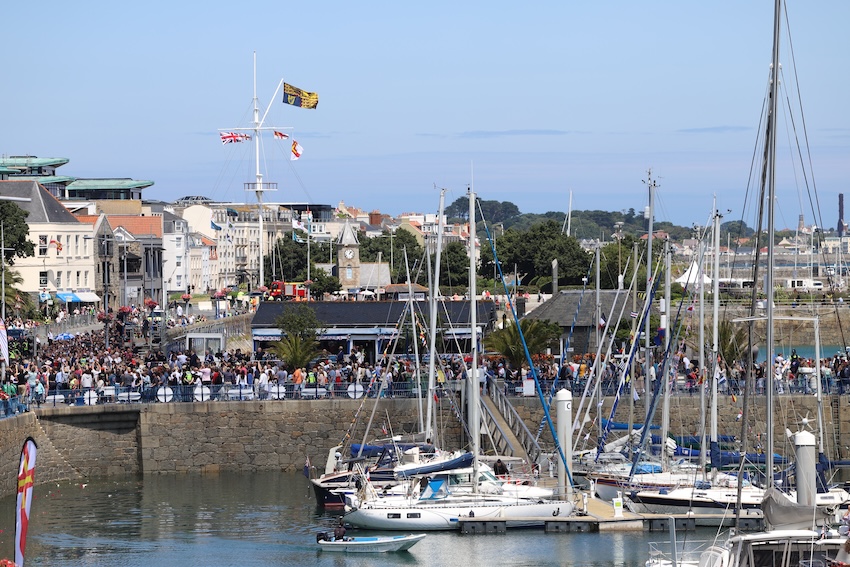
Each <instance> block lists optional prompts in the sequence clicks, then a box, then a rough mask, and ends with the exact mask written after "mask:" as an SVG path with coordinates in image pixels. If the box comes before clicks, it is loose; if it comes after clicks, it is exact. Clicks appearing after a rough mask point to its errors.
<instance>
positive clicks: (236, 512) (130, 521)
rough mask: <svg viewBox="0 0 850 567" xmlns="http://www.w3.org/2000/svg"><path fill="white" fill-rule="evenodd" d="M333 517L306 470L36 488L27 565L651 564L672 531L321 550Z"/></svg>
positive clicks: (522, 534)
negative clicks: (650, 554)
mask: <svg viewBox="0 0 850 567" xmlns="http://www.w3.org/2000/svg"><path fill="white" fill-rule="evenodd" d="M13 507H14V501H13V499H8V498H7V499H4V500H2V501H0V510H8V511H9V513H3V514H0V530H2V531H0V556H9V555H10V554H11V553H12V547H13V542H12V540H13V537H14V519H13V518H12V517H11V510H12V509H13ZM334 521H335V515H333V514H330V513H325V512H324V511H323V510H321V509H317V508H316V505H315V500H314V498H313V495H312V493H311V491H310V488H309V484H308V483H307V481H306V479H305V478H304V477H303V476H301V475H299V474H284V473H252V474H235V473H222V474H220V475H180V476H148V477H144V479H142V478H128V479H122V480H116V479H110V480H101V481H92V482H89V483H88V484H85V485H84V484H64V485H59V486H57V485H50V486H40V487H37V488H36V500H35V502H34V504H33V518H32V522H31V528H30V538H29V541H28V544H27V561H26V564H27V567H31V566H33V565H50V566H58V567H64V566H71V565H73V566H80V565H85V566H93V567H104V566H122V567H136V566H142V565H145V566H148V565H166V564H176V565H179V566H180V567H207V566H209V565H222V566H228V565H234V566H235V565H239V566H252V565H257V566H259V565H320V566H334V567H348V566H352V567H353V566H355V565H356V566H357V567H364V566H370V565H376V566H377V565H414V564H416V565H426V566H430V565H433V566H440V567H443V566H446V567H470V565H473V564H484V565H507V564H510V565H511V566H512V567H523V566H526V565H528V566H541V565H542V566H546V565H552V566H555V565H557V566H570V565H598V566H602V565H612V564H618V565H633V566H638V565H643V563H644V561H645V560H646V558H647V551H648V547H647V542H648V541H649V540H664V539H666V537H667V536H666V534H644V533H642V532H638V533H634V532H625V533H614V534H545V533H543V531H542V530H523V531H514V532H509V533H508V534H507V535H501V536H498V535H497V536H460V535H458V534H455V533H435V534H430V535H429V536H428V538H426V539H425V540H424V541H423V542H421V543H419V544H418V545H416V546H415V547H413V548H412V549H411V552H410V553H399V554H377V555H369V554H355V555H351V556H349V555H345V554H334V553H323V552H321V551H318V549H317V546H316V544H315V542H316V532H318V531H324V530H327V529H330V528H331V527H332V526H333V524H334Z"/></svg>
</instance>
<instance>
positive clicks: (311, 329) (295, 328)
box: [275, 302, 324, 339]
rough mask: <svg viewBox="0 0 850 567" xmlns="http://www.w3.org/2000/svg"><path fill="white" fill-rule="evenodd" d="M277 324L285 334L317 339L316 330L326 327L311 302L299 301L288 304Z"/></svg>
mask: <svg viewBox="0 0 850 567" xmlns="http://www.w3.org/2000/svg"><path fill="white" fill-rule="evenodd" d="M275 324H276V325H277V327H278V328H279V329H280V330H281V331H282V333H283V334H285V335H287V336H298V337H301V338H302V339H306V338H312V339H315V338H316V332H317V331H319V330H320V329H322V328H323V327H324V323H322V322H321V321H319V319H318V317H316V312H315V311H313V309H312V308H311V307H310V305H309V303H297V302H296V303H292V304H287V305H286V306H285V307H284V309H283V313H281V315H280V317H278V318H277V321H275Z"/></svg>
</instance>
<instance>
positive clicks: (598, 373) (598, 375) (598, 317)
mask: <svg viewBox="0 0 850 567" xmlns="http://www.w3.org/2000/svg"><path fill="white" fill-rule="evenodd" d="M601 248H602V245H601V244H599V243H597V245H596V253H595V254H594V256H595V257H596V258H595V260H596V307H595V309H594V311H593V312H594V318H595V322H596V358H594V360H593V368H594V370H595V372H594V375H595V379H596V403H597V404H599V406H598V407H599V410H598V411H599V414H600V415H601V414H602V372H603V368H602V365H601V363H600V356H599V354H600V353H601V352H602V329H601V326H602V301H601V299H600V289H599V287H600V282H599V276H600V268H599V258H600V250H601ZM597 421H598V422H599V423H598V425H599V432H598V435H599V438H600V439H601V438H602V420H601V419H599V420H597Z"/></svg>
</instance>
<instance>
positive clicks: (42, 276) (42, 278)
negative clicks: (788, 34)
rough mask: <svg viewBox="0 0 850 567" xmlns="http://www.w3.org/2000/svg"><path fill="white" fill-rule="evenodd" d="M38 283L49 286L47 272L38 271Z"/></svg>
mask: <svg viewBox="0 0 850 567" xmlns="http://www.w3.org/2000/svg"><path fill="white" fill-rule="evenodd" d="M38 285H39V286H41V287H47V272H39V273H38Z"/></svg>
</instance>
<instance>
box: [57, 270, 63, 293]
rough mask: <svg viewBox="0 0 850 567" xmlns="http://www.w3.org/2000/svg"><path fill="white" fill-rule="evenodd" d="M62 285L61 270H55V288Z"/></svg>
mask: <svg viewBox="0 0 850 567" xmlns="http://www.w3.org/2000/svg"><path fill="white" fill-rule="evenodd" d="M61 287H62V270H59V271H58V272H56V289H59V288H61Z"/></svg>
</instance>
